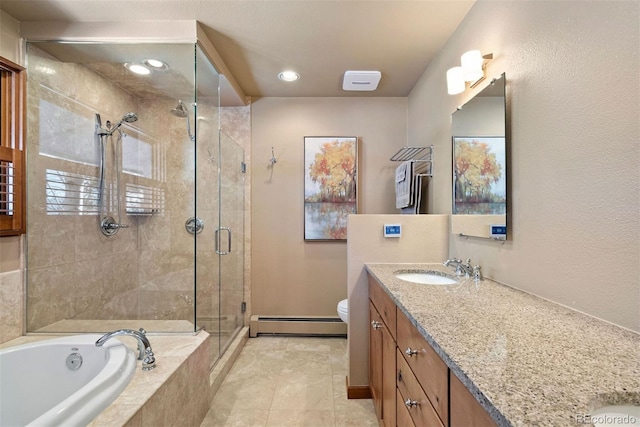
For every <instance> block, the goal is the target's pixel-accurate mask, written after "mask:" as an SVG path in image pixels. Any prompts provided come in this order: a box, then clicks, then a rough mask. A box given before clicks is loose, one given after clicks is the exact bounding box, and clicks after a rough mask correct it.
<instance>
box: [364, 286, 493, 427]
mask: <svg viewBox="0 0 640 427" xmlns="http://www.w3.org/2000/svg"><path fill="white" fill-rule="evenodd" d="M369 299H370V301H369V317H370V322H371V329H370V334H369V345H370V347H369V352H370V353H369V381H370V387H371V394H372V397H373V402H374V406H375V408H376V414H377V415H378V419H381V420H382V425H384V426H385V427H395V426H397V427H423V426H426V427H493V426H495V425H496V424H495V423H494V421H493V420H492V419H491V417H490V416H489V414H488V413H487V412H486V411H485V410H484V408H483V407H482V406H481V405H480V404H479V403H478V401H477V400H476V399H475V398H474V397H473V395H472V394H471V393H470V392H469V390H467V388H466V387H465V385H464V384H462V382H460V380H459V379H458V378H457V377H456V376H455V375H454V374H453V373H452V372H451V371H450V370H449V367H448V366H447V365H446V364H445V363H444V362H443V361H442V359H441V358H440V356H438V354H437V353H436V352H435V350H434V349H433V348H432V347H431V345H430V344H429V343H428V342H427V341H426V340H425V339H424V337H423V336H422V335H421V334H420V332H419V331H418V329H417V328H416V327H415V326H414V325H413V324H412V323H411V321H410V320H409V319H408V318H407V316H405V315H404V313H403V312H402V311H401V310H399V309H397V307H396V305H395V303H394V302H393V300H392V299H391V297H389V295H388V294H387V293H386V292H385V291H384V289H383V288H382V286H381V285H380V284H379V283H378V282H377V281H376V279H374V278H373V277H371V276H369Z"/></svg>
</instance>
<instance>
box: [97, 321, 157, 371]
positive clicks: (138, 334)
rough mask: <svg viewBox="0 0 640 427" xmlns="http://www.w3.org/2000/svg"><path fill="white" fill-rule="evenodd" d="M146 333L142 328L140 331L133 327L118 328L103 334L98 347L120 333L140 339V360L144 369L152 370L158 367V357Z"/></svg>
mask: <svg viewBox="0 0 640 427" xmlns="http://www.w3.org/2000/svg"><path fill="white" fill-rule="evenodd" d="M146 333H147V332H146V331H145V330H144V329H142V328H140V330H138V331H134V330H133V329H118V330H117V331H113V332H109V333H107V334H104V335H103V336H101V337H100V339H99V340H98V341H96V347H102V345H103V344H104V343H106V342H107V341H108V340H109V339H111V338H113V337H117V336H119V335H125V336H129V337H134V338H135V339H137V340H138V360H142V370H143V371H150V370H152V369H153V368H155V367H156V358H155V357H154V354H153V350H152V349H151V344H150V343H149V340H148V339H147V336H146V335H145V334H146Z"/></svg>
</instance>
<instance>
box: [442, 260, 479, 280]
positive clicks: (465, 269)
mask: <svg viewBox="0 0 640 427" xmlns="http://www.w3.org/2000/svg"><path fill="white" fill-rule="evenodd" d="M442 264H443V265H444V266H445V267H454V268H455V270H456V275H457V276H462V275H465V276H466V277H469V276H471V275H472V274H473V267H472V266H471V259H469V258H467V261H466V262H465V263H464V264H463V263H462V260H461V259H458V258H452V259H448V260H446V261H445V262H443V263H442Z"/></svg>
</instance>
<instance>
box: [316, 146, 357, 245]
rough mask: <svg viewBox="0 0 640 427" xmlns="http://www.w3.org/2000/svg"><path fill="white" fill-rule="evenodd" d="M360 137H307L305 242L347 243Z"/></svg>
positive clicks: (353, 201) (354, 205)
mask: <svg viewBox="0 0 640 427" xmlns="http://www.w3.org/2000/svg"><path fill="white" fill-rule="evenodd" d="M356 146H357V138H355V137H305V193H304V205H305V239H306V240H345V239H346V238H347V217H348V216H349V214H352V213H356V184H357V179H356V176H357V175H356V172H357V168H356V163H357V150H356Z"/></svg>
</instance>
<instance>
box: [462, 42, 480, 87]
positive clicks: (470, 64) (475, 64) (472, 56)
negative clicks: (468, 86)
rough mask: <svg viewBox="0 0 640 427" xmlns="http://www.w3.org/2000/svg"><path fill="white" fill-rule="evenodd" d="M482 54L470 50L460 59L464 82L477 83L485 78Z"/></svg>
mask: <svg viewBox="0 0 640 427" xmlns="http://www.w3.org/2000/svg"><path fill="white" fill-rule="evenodd" d="M482 61H483V60H482V53H480V51H479V50H470V51H469V52H465V53H464V54H463V55H462V56H461V57H460V64H461V65H462V70H463V71H462V72H463V75H464V80H465V81H467V82H475V81H476V80H478V79H481V78H482V77H484V71H482Z"/></svg>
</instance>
